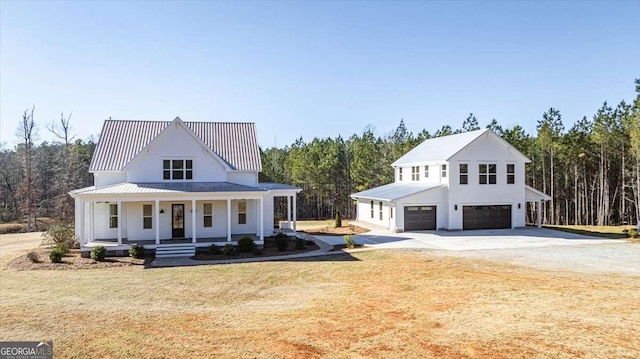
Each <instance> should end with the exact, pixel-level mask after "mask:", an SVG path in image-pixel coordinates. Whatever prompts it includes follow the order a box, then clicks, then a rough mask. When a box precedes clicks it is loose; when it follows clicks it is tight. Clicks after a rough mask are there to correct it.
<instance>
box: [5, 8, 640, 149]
mask: <svg viewBox="0 0 640 359" xmlns="http://www.w3.org/2000/svg"><path fill="white" fill-rule="evenodd" d="M635 78H640V1H624V2H614V1H607V2H595V1H587V2H579V1H563V2H550V1H549V2H546V1H544V2H543V1H540V2H506V1H499V2H293V1H291V2H266V1H265V2H205V1H193V2H166V1H165V2H115V1H109V2H95V1H92V2H53V1H50V2H16V1H0V142H4V143H5V145H7V146H13V144H15V142H16V136H15V133H16V128H17V126H18V122H19V121H20V118H21V114H22V112H23V111H24V109H26V108H28V107H31V106H32V105H33V104H35V106H36V110H35V119H36V122H38V123H39V124H40V131H39V134H40V135H39V139H40V141H41V140H47V139H49V140H50V139H51V136H50V135H49V134H48V133H47V131H46V129H45V128H44V125H45V124H46V123H49V122H51V121H55V120H58V119H59V117H60V112H64V113H65V114H67V113H69V112H73V117H72V127H73V132H74V133H76V134H78V136H79V137H80V138H86V137H88V136H90V135H97V134H98V133H99V131H100V129H101V127H102V122H103V120H104V119H106V118H109V117H111V118H113V119H126V120H172V119H173V118H175V116H180V117H181V118H182V119H183V120H185V121H242V122H245V121H250V122H255V123H256V125H257V128H258V136H259V139H260V144H261V145H262V146H266V147H270V146H273V145H277V146H280V147H282V146H284V145H288V144H291V143H292V142H293V141H294V140H295V138H297V137H300V136H302V137H303V138H304V139H305V140H310V139H312V138H313V137H314V136H317V137H327V136H337V135H339V134H341V135H342V136H343V137H348V136H350V135H351V134H353V133H361V132H362V131H363V129H364V128H365V127H366V126H368V125H372V126H373V127H374V128H375V129H376V131H377V132H378V133H379V134H381V135H384V134H387V133H389V132H390V131H392V130H393V129H394V128H395V127H396V126H397V125H398V123H399V121H400V119H401V118H402V119H404V121H405V123H406V125H407V127H408V128H409V130H411V131H413V132H418V131H420V130H421V129H422V128H426V129H427V130H429V131H430V132H431V133H433V132H434V131H436V130H437V129H438V128H440V127H441V126H442V125H444V124H449V125H451V126H452V127H454V128H456V127H460V126H461V124H462V121H463V120H464V119H465V118H466V116H467V115H468V114H469V112H473V113H474V114H475V115H476V117H477V118H478V119H479V121H480V123H481V125H483V126H484V125H486V124H487V123H488V122H489V121H490V120H491V119H492V118H496V119H497V120H498V122H499V123H500V124H502V125H506V126H513V125H515V124H520V125H521V126H523V127H524V128H525V129H526V130H527V131H528V132H533V131H535V124H536V121H537V120H538V119H539V118H540V117H541V116H542V113H543V112H544V111H545V110H547V109H548V108H549V107H556V108H558V109H559V110H560V111H561V114H562V116H563V121H564V123H565V127H570V125H571V124H573V123H574V122H575V121H576V120H578V119H580V118H581V117H582V116H584V115H587V116H591V115H592V114H593V113H594V112H595V111H596V109H597V108H598V107H600V105H601V104H602V102H603V101H605V100H607V101H609V102H610V103H613V104H617V103H618V102H619V101H620V100H622V99H625V100H626V101H627V102H630V101H631V100H632V99H633V98H634V97H635V93H634V84H633V81H634V79H635Z"/></svg>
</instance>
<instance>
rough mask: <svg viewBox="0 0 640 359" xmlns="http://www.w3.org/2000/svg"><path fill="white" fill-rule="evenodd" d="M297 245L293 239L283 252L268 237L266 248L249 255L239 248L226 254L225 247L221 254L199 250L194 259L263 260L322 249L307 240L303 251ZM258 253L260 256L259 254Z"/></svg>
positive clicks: (274, 240)
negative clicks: (263, 258) (264, 258)
mask: <svg viewBox="0 0 640 359" xmlns="http://www.w3.org/2000/svg"><path fill="white" fill-rule="evenodd" d="M295 244H296V240H295V238H293V237H291V239H289V243H288V245H287V249H285V250H284V251H281V250H279V249H278V247H277V245H276V239H275V237H267V238H265V239H264V247H263V248H260V249H259V250H258V251H256V252H254V251H251V252H248V253H243V252H240V251H239V250H238V249H237V248H235V250H234V251H233V252H232V253H230V254H225V253H224V247H219V249H218V250H219V252H216V253H213V252H211V251H210V250H209V249H207V250H206V251H202V250H201V249H199V252H198V253H196V255H195V256H194V257H192V258H193V259H195V260H203V261H204V260H207V261H208V260H222V259H238V258H262V257H271V256H282V255H288V254H298V253H305V252H311V251H315V250H318V249H320V247H318V245H317V244H315V243H314V242H313V241H308V240H305V241H304V248H302V249H297V248H296V246H295ZM258 252H259V253H260V254H257V253H258Z"/></svg>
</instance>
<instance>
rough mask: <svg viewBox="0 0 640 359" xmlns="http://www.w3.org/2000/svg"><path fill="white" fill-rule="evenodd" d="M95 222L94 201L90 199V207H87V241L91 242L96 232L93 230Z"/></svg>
mask: <svg viewBox="0 0 640 359" xmlns="http://www.w3.org/2000/svg"><path fill="white" fill-rule="evenodd" d="M95 222H96V202H95V201H91V207H90V209H89V238H87V242H88V241H91V242H93V240H94V238H95V235H96V232H95Z"/></svg>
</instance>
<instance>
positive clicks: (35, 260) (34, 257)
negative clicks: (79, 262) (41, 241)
mask: <svg viewBox="0 0 640 359" xmlns="http://www.w3.org/2000/svg"><path fill="white" fill-rule="evenodd" d="M27 259H29V260H30V261H31V263H40V256H38V253H36V252H34V251H31V252H29V253H27ZM60 259H62V258H60Z"/></svg>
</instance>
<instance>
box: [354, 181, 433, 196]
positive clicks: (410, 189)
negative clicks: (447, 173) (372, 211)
mask: <svg viewBox="0 0 640 359" xmlns="http://www.w3.org/2000/svg"><path fill="white" fill-rule="evenodd" d="M441 186H443V184H441V183H397V182H394V183H389V184H386V185H383V186H380V187H375V188H372V189H368V190H366V191H362V192H358V193H354V194H352V195H351V197H352V198H369V199H377V200H383V201H394V200H397V199H400V198H404V197H407V196H411V195H413V194H416V193H420V192H424V191H428V190H431V189H434V188H438V187H441Z"/></svg>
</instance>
